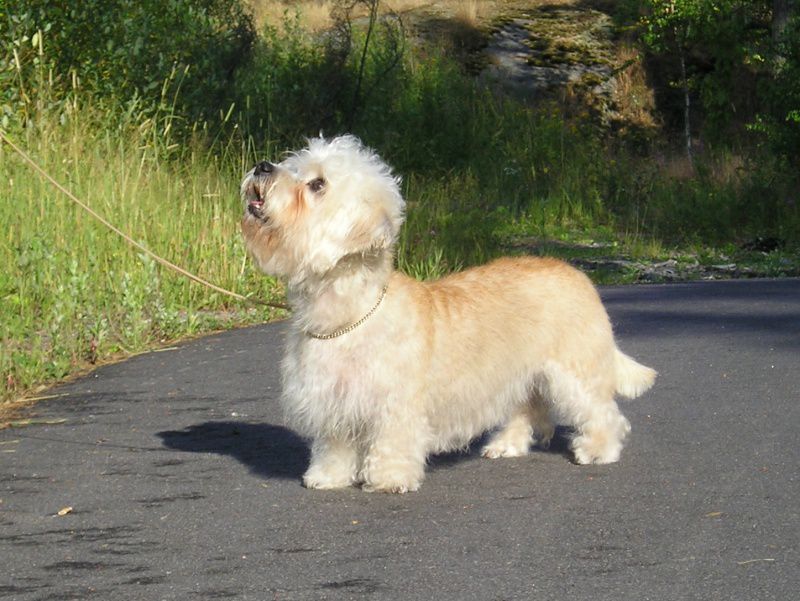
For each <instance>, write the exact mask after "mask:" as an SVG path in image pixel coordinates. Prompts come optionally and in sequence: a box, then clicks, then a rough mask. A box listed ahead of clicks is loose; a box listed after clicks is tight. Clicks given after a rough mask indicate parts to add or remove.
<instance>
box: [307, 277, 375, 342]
mask: <svg viewBox="0 0 800 601" xmlns="http://www.w3.org/2000/svg"><path fill="white" fill-rule="evenodd" d="M387 288H388V286H384V287H383V289H382V290H381V295H380V297H379V298H378V302H377V303H375V306H374V307H372V309H370V310H369V311H367V314H366V315H364V317H362V318H361V319H359V320H358V321H357V322H355V323H351V324H350V325H349V326H345V327H343V328H341V329H340V330H336V331H334V332H331V333H330V334H315V333H314V332H306V334H308V335H309V336H311V338H316V339H317V340H330V339H331V338H338V337H339V336H342V335H343V334H347V333H348V332H352V331H353V330H355V329H356V328H357V327H358V326H360V325H361V324H362V323H364V322H365V321H367V320H368V319H369V318H370V317H371V316H372V314H373V313H375V311H377V310H378V307H379V306H380V304H381V302H382V301H383V297H384V296H386V289H387Z"/></svg>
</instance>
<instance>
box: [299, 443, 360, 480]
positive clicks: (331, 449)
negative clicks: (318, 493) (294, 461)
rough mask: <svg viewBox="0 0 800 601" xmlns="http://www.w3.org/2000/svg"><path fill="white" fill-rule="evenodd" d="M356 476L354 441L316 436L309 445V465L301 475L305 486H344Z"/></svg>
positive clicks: (356, 458)
mask: <svg viewBox="0 0 800 601" xmlns="http://www.w3.org/2000/svg"><path fill="white" fill-rule="evenodd" d="M357 476H358V449H357V446H356V444H355V443H354V442H352V441H344V440H339V439H335V438H318V439H316V440H315V441H314V442H313V444H312V445H311V465H309V466H308V470H306V473H305V474H304V475H303V484H304V485H305V487H306V488H320V489H330V488H345V487H347V486H352V485H353V484H355V482H356V478H357Z"/></svg>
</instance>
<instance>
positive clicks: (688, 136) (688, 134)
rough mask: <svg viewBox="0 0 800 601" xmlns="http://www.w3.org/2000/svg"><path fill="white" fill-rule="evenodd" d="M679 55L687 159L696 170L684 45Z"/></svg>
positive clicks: (681, 46) (679, 50)
mask: <svg viewBox="0 0 800 601" xmlns="http://www.w3.org/2000/svg"><path fill="white" fill-rule="evenodd" d="M678 55H679V56H680V59H681V81H682V85H683V135H684V137H685V142H686V158H687V159H688V160H689V166H690V167H691V168H692V169H694V157H693V156H692V119H691V116H692V114H691V104H690V102H689V79H688V77H687V76H686V58H685V56H684V51H683V45H682V44H678Z"/></svg>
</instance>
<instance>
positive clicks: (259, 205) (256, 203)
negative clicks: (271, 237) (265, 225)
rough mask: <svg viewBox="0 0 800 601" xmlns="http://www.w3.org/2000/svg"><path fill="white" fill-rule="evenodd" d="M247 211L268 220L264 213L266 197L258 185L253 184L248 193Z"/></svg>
mask: <svg viewBox="0 0 800 601" xmlns="http://www.w3.org/2000/svg"><path fill="white" fill-rule="evenodd" d="M247 212H248V213H250V214H251V215H252V216H253V217H257V218H258V219H262V220H264V221H266V215H264V198H263V197H262V196H261V193H260V192H259V190H258V186H252V187H251V188H250V191H249V194H248V195H247Z"/></svg>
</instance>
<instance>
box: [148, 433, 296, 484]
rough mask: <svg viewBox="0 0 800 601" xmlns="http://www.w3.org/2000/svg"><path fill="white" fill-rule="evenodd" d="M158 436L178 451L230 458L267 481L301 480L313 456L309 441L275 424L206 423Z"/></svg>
mask: <svg viewBox="0 0 800 601" xmlns="http://www.w3.org/2000/svg"><path fill="white" fill-rule="evenodd" d="M158 436H159V437H160V438H161V440H162V441H163V442H164V446H166V447H167V448H170V449H175V450H177V451H184V452H188V453H216V454H218V455H228V456H230V457H233V458H234V459H236V460H237V461H239V462H240V463H242V464H243V465H245V466H247V467H248V468H249V469H250V471H252V472H253V473H254V474H257V475H259V476H262V477H264V478H288V479H297V478H300V476H301V475H302V474H303V473H304V472H305V471H306V468H307V467H308V461H309V456H310V453H309V449H308V445H307V444H306V441H305V440H303V439H302V438H301V437H300V436H298V435H297V434H295V433H294V432H292V431H291V430H289V429H288V428H284V427H282V426H275V425H272V424H253V423H248V422H234V421H220V422H205V423H202V424H195V425H192V426H188V427H187V428H184V429H183V430H168V431H165V432H159V433H158Z"/></svg>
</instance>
